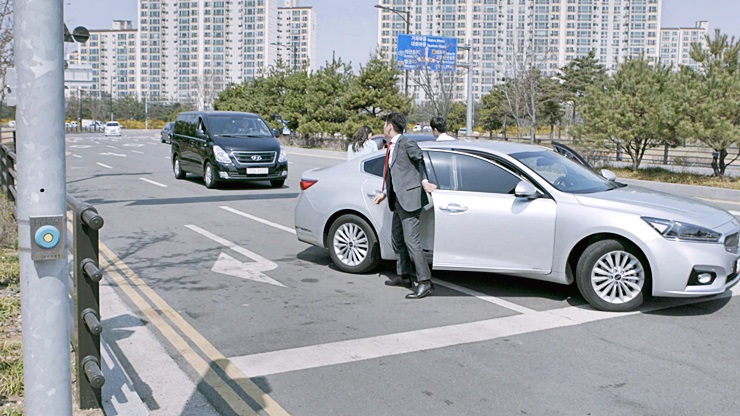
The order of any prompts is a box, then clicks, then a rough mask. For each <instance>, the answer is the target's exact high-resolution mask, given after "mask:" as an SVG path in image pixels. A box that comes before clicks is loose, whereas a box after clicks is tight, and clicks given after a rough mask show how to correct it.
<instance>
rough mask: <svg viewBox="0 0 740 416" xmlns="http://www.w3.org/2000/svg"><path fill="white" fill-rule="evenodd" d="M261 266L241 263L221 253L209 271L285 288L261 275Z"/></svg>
mask: <svg viewBox="0 0 740 416" xmlns="http://www.w3.org/2000/svg"><path fill="white" fill-rule="evenodd" d="M263 266H264V265H263V264H260V263H242V262H240V261H239V260H237V259H235V258H233V257H231V256H229V255H228V254H226V253H221V254H219V255H218V260H216V264H214V265H213V268H212V269H211V271H214V272H216V273H221V274H226V275H229V276H235V277H241V278H242V279H249V280H254V281H255V282H260V283H268V284H271V285H275V286H280V287H285V285H284V284H282V283H280V282H278V281H277V280H274V279H271V278H270V277H268V276H267V275H265V274H263V273H261V272H260V268H261V267H263Z"/></svg>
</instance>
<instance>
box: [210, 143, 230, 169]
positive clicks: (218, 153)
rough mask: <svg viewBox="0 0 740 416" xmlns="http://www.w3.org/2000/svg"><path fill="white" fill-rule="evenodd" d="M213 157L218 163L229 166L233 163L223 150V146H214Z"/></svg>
mask: <svg viewBox="0 0 740 416" xmlns="http://www.w3.org/2000/svg"><path fill="white" fill-rule="evenodd" d="M213 156H214V157H215V158H216V162H218V163H221V164H224V165H228V164H230V163H231V158H230V157H229V154H228V153H226V152H225V151H224V149H222V148H221V146H213Z"/></svg>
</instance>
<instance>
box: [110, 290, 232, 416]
mask: <svg viewBox="0 0 740 416" xmlns="http://www.w3.org/2000/svg"><path fill="white" fill-rule="evenodd" d="M100 313H101V316H102V317H103V322H102V323H103V328H104V329H103V339H102V341H101V357H102V359H103V363H104V365H103V374H104V375H105V384H104V385H103V410H104V411H105V414H106V415H108V416H113V415H121V416H141V415H162V416H170V415H192V416H201V415H203V416H207V415H218V414H219V413H218V412H217V411H216V410H215V409H214V408H213V407H212V406H211V404H210V403H209V402H208V400H206V398H205V397H204V396H203V395H202V393H201V392H200V391H199V390H198V387H197V385H196V383H195V382H193V380H191V379H190V377H189V376H188V375H187V374H185V372H184V371H183V370H182V369H181V368H180V367H179V365H178V364H177V363H176V362H175V360H174V359H173V358H172V356H171V355H170V354H169V353H168V352H167V351H166V350H165V348H164V347H163V346H162V344H161V343H160V342H159V340H158V339H157V338H156V337H155V335H154V334H153V333H152V330H151V329H150V327H149V323H148V322H147V321H146V320H143V319H141V318H139V317H138V316H139V315H138V314H137V313H134V312H133V311H131V309H129V307H128V306H127V305H126V303H125V302H124V301H123V299H122V298H121V297H120V296H119V294H118V292H116V290H115V289H114V287H113V286H112V284H111V283H108V281H106V280H102V281H101V282H100Z"/></svg>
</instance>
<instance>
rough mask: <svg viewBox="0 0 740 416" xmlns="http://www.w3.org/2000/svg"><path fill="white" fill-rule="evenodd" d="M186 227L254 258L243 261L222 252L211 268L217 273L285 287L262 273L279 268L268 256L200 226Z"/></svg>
mask: <svg viewBox="0 0 740 416" xmlns="http://www.w3.org/2000/svg"><path fill="white" fill-rule="evenodd" d="M185 227H187V228H188V229H190V230H193V231H195V232H196V233H198V234H200V235H202V236H204V237H207V238H210V239H211V240H213V241H215V242H217V243H219V244H221V245H223V246H224V247H227V248H230V249H231V250H234V251H235V252H237V253H239V254H241V255H243V256H244V257H248V258H250V259H252V260H254V262H253V263H242V262H240V261H238V260H236V259H234V258H233V257H230V256H228V255H226V254H224V253H221V255H219V256H218V260H217V261H216V264H214V265H213V268H212V269H211V270H212V271H214V272H216V273H221V274H227V275H230V276H236V277H241V278H243V279H249V280H254V281H257V282H261V283H269V284H271V285H275V286H280V287H285V285H283V284H282V283H280V282H278V281H276V280H273V279H271V278H270V277H268V276H266V275H264V274H262V273H261V272H266V271H268V270H273V269H277V264H275V263H273V262H271V261H270V260H267V259H266V258H264V257H262V256H260V255H259V254H257V253H253V252H251V251H249V250H247V249H246V248H244V247H241V246H238V245H236V244H234V243H232V242H231V241H229V240H226V239H224V238H221V237H219V236H217V235H215V234H213V233H210V232H208V231H206V230H204V229H202V228H200V227H198V226H195V225H186V226H185Z"/></svg>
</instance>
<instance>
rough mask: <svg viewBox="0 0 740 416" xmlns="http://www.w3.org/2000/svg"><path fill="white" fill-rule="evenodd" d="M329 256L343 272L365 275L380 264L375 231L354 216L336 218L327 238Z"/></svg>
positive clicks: (347, 215)
mask: <svg viewBox="0 0 740 416" xmlns="http://www.w3.org/2000/svg"><path fill="white" fill-rule="evenodd" d="M327 247H328V248H329V256H330V257H331V260H332V261H333V262H334V264H335V265H336V266H337V267H338V268H339V269H341V270H342V271H344V272H348V273H367V272H369V271H371V270H373V269H375V267H377V266H378V264H379V263H380V246H379V244H378V238H377V236H376V235H375V231H374V230H373V228H372V227H371V226H370V224H368V223H367V221H365V220H364V219H362V218H360V217H358V216H357V215H354V214H346V215H342V216H341V217H339V218H337V220H336V221H334V223H333V224H332V225H331V228H329V235H328V237H327Z"/></svg>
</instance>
